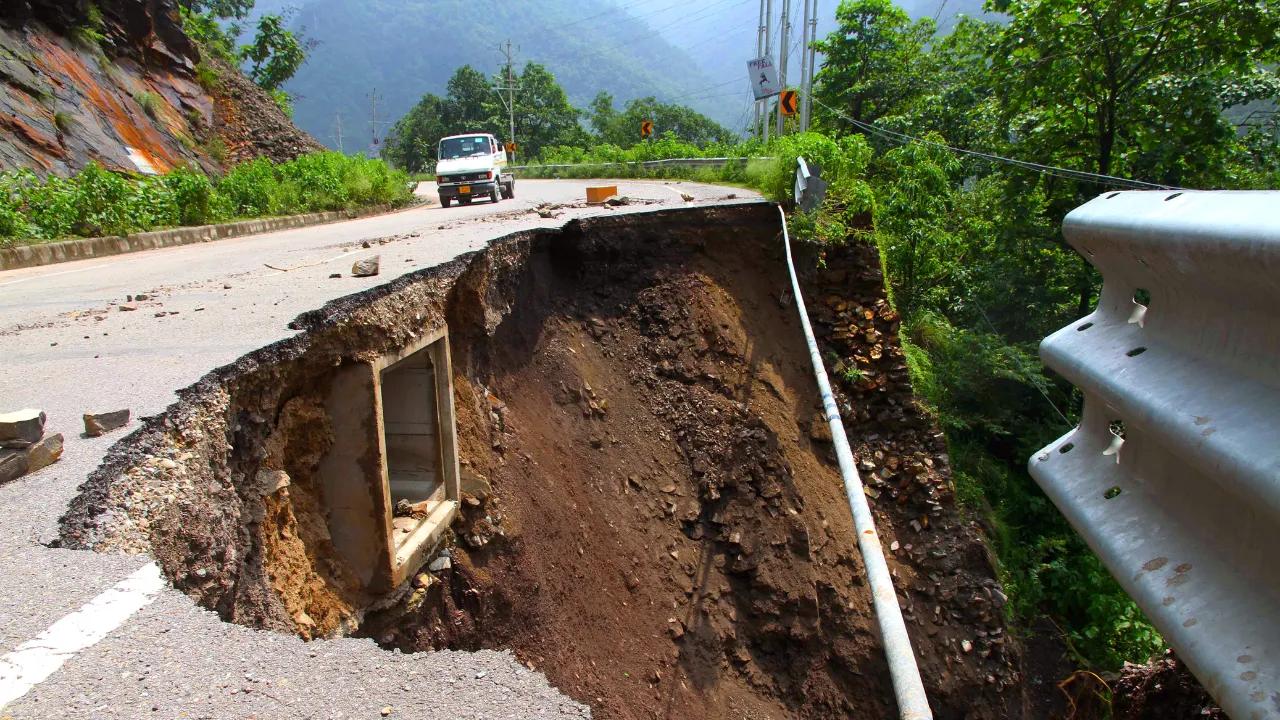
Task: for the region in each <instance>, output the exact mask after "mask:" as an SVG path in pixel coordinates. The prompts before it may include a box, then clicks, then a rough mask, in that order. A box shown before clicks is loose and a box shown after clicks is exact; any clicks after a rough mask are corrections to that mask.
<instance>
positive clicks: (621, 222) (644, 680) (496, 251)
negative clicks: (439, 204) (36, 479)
mask: <svg viewBox="0 0 1280 720" xmlns="http://www.w3.org/2000/svg"><path fill="white" fill-rule="evenodd" d="M777 233H778V227H777V215H776V210H774V209H773V208H771V207H770V206H767V205H762V204H758V205H742V206H737V207H730V208H704V209H694V210H679V211H668V212H662V213H654V214H640V215H627V216H618V217H613V218H604V219H595V220H590V221H583V222H575V223H571V224H570V225H569V226H567V227H566V228H565V229H564V230H562V231H554V232H553V231H546V232H538V233H531V234H523V235H517V236H513V237H509V238H505V239H503V240H500V241H497V242H495V243H494V244H493V245H492V246H491V247H490V248H489V249H487V250H485V251H483V252H480V253H476V254H473V255H470V256H466V257H463V258H461V259H459V260H457V261H455V262H453V263H450V264H447V265H444V266H441V267H438V268H433V269H431V270H429V271H424V272H422V273H418V274H415V275H411V276H407V277H404V278H401V279H400V280H397V281H395V282H393V283H391V284H389V285H387V286H384V287H382V288H379V289H377V290H375V291H371V292H370V293H366V294H363V295H356V296H352V297H350V298H345V299H343V300H341V301H338V302H335V303H333V304H331V305H330V306H328V307H326V308H324V309H323V310H321V311H318V312H316V313H313V314H310V315H307V316H304V317H302V318H299V320H298V322H297V326H298V327H299V328H300V329H301V330H302V331H303V332H302V333H301V334H300V335H299V336H298V337H296V338H294V339H292V340H289V341H287V342H283V343H280V344H278V345H275V346H272V347H269V348H264V349H263V350H261V351H259V352H257V353H254V354H253V355H251V356H248V357H246V358H244V359H243V360H241V361H240V362H238V363H236V364H235V365H233V366H230V367H227V368H223V369H221V370H218V371H216V372H214V373H212V374H211V375H210V376H208V377H207V378H205V379H204V380H203V381H202V382H201V383H200V384H198V385H197V386H194V387H193V388H191V389H190V390H188V391H187V392H186V393H185V394H184V397H183V402H181V403H179V404H178V405H175V406H174V407H173V408H172V409H171V410H170V411H169V412H168V413H166V414H165V415H164V416H163V417H161V418H157V419H154V420H152V421H151V422H150V423H149V424H148V426H147V427H146V429H145V430H144V431H142V432H140V433H137V434H135V435H134V436H131V437H130V438H128V439H126V440H125V441H124V442H122V443H121V444H120V445H118V446H117V447H116V448H115V449H114V451H113V452H112V454H111V455H110V457H109V459H108V463H107V465H106V466H104V468H102V470H100V471H99V472H98V473H96V474H95V475H94V476H93V478H91V480H90V482H89V483H88V484H87V485H86V486H85V488H84V494H83V495H82V496H81V497H80V498H78V499H77V501H76V502H75V503H74V505H73V507H72V510H71V512H70V513H69V514H68V516H67V517H66V518H65V519H64V536H65V538H66V542H68V543H69V544H75V545H80V546H93V547H97V548H100V549H125V550H134V551H142V550H150V551H151V552H152V553H153V554H155V556H156V557H157V558H158V559H159V560H160V562H161V564H162V565H163V567H164V568H165V570H166V572H167V573H168V575H169V576H170V578H171V579H172V580H173V582H174V584H175V585H176V586H177V587H179V588H181V589H183V590H184V591H186V592H187V593H188V594H190V595H191V596H192V597H194V598H195V599H196V600H197V601H198V602H200V603H202V604H204V605H206V606H207V607H210V608H212V609H215V610H216V611H218V612H219V613H220V614H221V615H222V616H223V617H224V618H225V619H227V620H230V621H233V622H240V623H244V624H249V625H254V626H258V627H263V628H270V629H275V630H280V631H284V632H293V633H298V634H301V635H303V636H304V637H308V638H314V637H322V636H328V635H335V634H346V633H356V634H362V635H367V636H369V637H372V638H373V639H375V640H376V641H377V642H378V643H379V644H381V645H382V646H384V647H386V648H398V649H400V650H403V651H427V650H431V649H439V648H454V649H476V648H511V649H513V650H514V651H515V652H516V654H517V656H518V657H519V658H520V659H521V660H522V661H524V662H525V663H526V664H528V665H530V666H532V667H535V668H537V669H538V670H540V671H543V672H545V673H546V674H547V676H548V677H549V678H550V680H551V681H552V682H553V684H555V685H556V686H557V687H559V688H560V689H561V690H562V691H564V692H566V693H567V694H569V695H570V696H572V697H574V698H576V699H579V700H582V701H583V702H586V703H588V704H590V705H591V706H592V708H593V710H594V712H595V714H596V716H597V717H604V718H615V717H616V718H624V717H708V718H719V717H725V718H728V717H734V718H739V717H803V718H828V717H877V718H879V717H891V716H893V715H894V714H895V711H894V708H893V704H892V703H893V700H892V694H891V691H890V685H889V680H888V672H887V668H886V666H885V662H884V659H883V655H882V651H881V648H880V646H879V642H878V639H877V637H876V635H875V623H874V618H872V617H871V610H870V601H869V597H868V591H867V588H866V587H865V586H864V584H863V579H862V567H861V561H860V558H859V557H858V554H857V549H856V543H855V538H854V535H853V530H852V523H851V521H850V519H849V514H848V509H847V506H846V504H845V499H844V497H843V487H842V485H841V482H840V478H839V474H838V472H837V470H836V467H835V462H834V454H833V452H832V450H831V446H830V444H829V437H827V436H825V435H824V433H823V424H822V422H821V415H820V413H819V411H818V408H819V406H818V399H817V394H816V388H815V386H814V383H813V380H812V377H811V375H810V372H809V368H808V358H807V354H806V351H805V347H804V343H803V339H802V337H801V334H800V330H799V324H798V322H797V320H796V317H795V308H794V303H793V302H792V299H791V297H790V293H789V290H788V283H787V275H786V271H785V266H784V265H783V261H782V255H781V246H780V244H779V241H778V238H777ZM804 265H805V266H806V267H809V268H811V270H810V271H809V273H808V277H807V278H806V284H807V286H808V292H809V294H810V304H811V308H812V309H813V315H814V321H815V325H816V327H817V328H818V330H819V333H820V335H822V336H823V337H822V338H821V339H822V341H823V343H824V344H825V345H826V349H828V350H830V351H831V352H832V353H834V354H835V355H837V356H838V357H840V358H846V359H848V362H849V363H850V364H854V363H856V365H857V368H858V370H859V372H856V373H855V372H849V373H844V374H842V377H841V380H840V381H839V383H840V385H841V388H840V395H841V401H842V404H843V405H844V407H845V412H846V417H847V422H846V425H847V428H848V430H849V433H850V438H851V441H852V442H853V443H854V445H855V453H856V454H857V455H858V457H859V458H860V462H861V463H862V469H863V470H864V473H865V475H866V477H867V480H868V494H869V495H871V496H872V502H873V507H874V508H875V511H876V513H877V516H878V517H877V519H878V522H879V523H880V530H881V534H882V535H883V537H884V539H885V542H886V544H889V543H892V545H888V547H891V548H892V549H893V550H892V552H891V557H890V565H891V567H892V568H893V570H894V572H895V575H896V581H897V586H898V588H899V590H900V602H901V604H902V605H903V608H904V610H905V612H906V616H907V620H908V627H909V630H910V631H911V634H912V638H913V640H914V642H915V643H916V647H917V650H918V654H919V660H920V665H921V670H922V673H923V676H924V679H925V683H926V686H927V687H928V689H929V691H930V697H931V701H932V703H933V706H934V710H935V713H936V716H937V717H939V718H961V717H964V718H1003V717H1021V716H1022V713H1023V710H1022V708H1023V700H1024V695H1025V693H1024V692H1023V689H1022V687H1021V684H1020V681H1019V679H1018V676H1017V672H1016V668H1018V667H1019V666H1020V663H1021V658H1020V650H1019V648H1018V646H1017V643H1016V642H1015V641H1014V640H1013V639H1012V638H1009V637H1008V636H1007V634H1006V631H1005V628H1004V625H1003V620H1002V614H1001V612H1000V607H1001V605H1002V604H1003V594H1002V593H1001V592H1000V589H999V587H998V586H997V584H996V583H995V581H994V579H993V569H992V567H991V564H990V561H989V559H988V556H987V553H986V550H985V547H984V545H983V543H982V540H981V538H980V536H979V535H978V532H977V530H976V526H975V525H974V524H973V523H972V522H971V521H970V520H969V519H967V518H966V517H964V514H963V513H962V512H960V511H959V510H957V508H956V507H955V506H954V503H953V500H952V497H951V493H950V486H949V476H948V470H947V461H946V457H945V454H944V452H943V447H942V444H941V441H940V435H939V434H938V432H937V430H936V428H934V427H932V426H931V424H930V423H929V422H928V421H927V419H926V418H925V417H924V416H923V415H922V414H921V412H920V411H919V410H918V409H917V408H916V406H915V404H914V403H913V401H912V399H911V396H910V387H909V383H908V381H907V377H906V368H905V365H904V363H903V359H902V356H901V350H900V348H899V347H898V345H897V338H896V330H897V320H896V316H895V315H894V313H893V312H892V310H891V309H890V308H889V307H888V305H887V304H886V303H885V301H884V294H883V289H882V282H881V278H880V273H879V269H878V256H877V254H876V252H875V250H874V249H873V248H869V247H864V246H860V245H851V246H849V247H845V248H838V249H830V250H828V251H827V252H826V254H825V257H824V262H823V263H821V264H820V263H816V262H814V258H812V257H810V258H808V261H807V262H805V263H804ZM819 267H821V268H822V269H821V270H818V269H817V268H819ZM446 332H447V336H446V334H445V333H446ZM441 339H444V340H447V346H441V349H442V350H447V353H446V354H443V355H436V356H432V357H437V358H441V359H444V358H448V362H442V360H439V359H438V360H435V361H434V362H431V363H428V362H426V360H425V356H421V355H416V354H415V353H417V352H419V351H420V349H421V348H422V347H427V346H429V345H430V343H431V342H435V341H438V340H441ZM406 349H408V351H407V350H406ZM406 359H407V360H406ZM406 361H408V364H407V365H398V364H397V363H404V362H406ZM450 363H451V365H450ZM446 367H448V368H449V369H448V370H442V368H446ZM398 368H410V369H411V372H412V373H415V374H417V375H416V377H417V380H414V381H405V382H402V381H400V380H392V382H391V384H393V385H395V384H397V383H399V385H397V387H402V386H405V385H406V383H407V386H408V387H410V388H416V389H414V390H412V392H417V391H419V390H420V391H423V393H425V392H426V389H427V388H428V387H432V388H446V390H445V392H444V395H447V394H448V391H447V383H446V384H445V385H441V384H440V382H438V380H439V378H433V379H432V380H431V381H430V382H428V381H427V380H426V379H425V378H426V376H427V374H428V371H429V370H430V372H431V373H434V375H436V376H439V375H440V374H441V373H442V372H444V373H445V374H446V375H447V377H446V378H444V379H446V380H451V384H452V397H451V399H452V402H451V403H446V402H442V400H447V399H449V398H447V397H437V398H436V403H437V413H445V414H446V415H445V416H448V417H450V418H452V416H456V428H457V434H456V440H455V439H453V438H451V437H447V435H448V433H442V434H436V435H432V437H433V438H437V439H439V441H440V442H441V443H442V444H441V445H439V446H438V447H437V446H432V449H430V450H429V451H427V450H421V449H422V448H425V447H427V446H426V445H421V444H415V445H413V447H416V448H419V449H420V450H421V452H417V451H415V452H417V454H416V455H414V457H417V458H418V460H415V461H413V462H411V463H410V464H409V466H406V465H404V464H403V463H401V462H400V461H399V460H392V461H391V463H390V467H392V470H390V471H388V470H386V468H387V467H388V464H387V462H386V458H388V457H393V456H395V452H394V451H389V450H388V448H389V447H391V446H398V445H397V444H398V443H401V442H402V441H403V439H404V438H403V437H402V436H403V435H405V434H406V433H407V434H413V433H418V434H421V433H422V432H426V430H424V428H427V426H428V425H429V422H428V418H425V417H418V416H411V415H404V414H403V413H401V414H400V415H396V413H397V412H399V411H395V410H391V413H390V414H391V416H393V419H392V420H391V421H389V422H390V423H392V424H394V425H395V426H396V429H395V430H394V431H392V430H390V429H389V427H390V426H389V425H388V421H387V419H386V417H382V416H383V415H385V414H386V413H387V411H388V410H389V409H390V407H391V405H390V404H389V403H386V402H385V397H384V398H383V399H382V400H380V401H378V402H377V403H375V404H374V405H372V406H369V407H368V408H367V409H361V408H366V406H365V405H364V404H363V403H362V402H357V403H354V405H352V404H351V403H350V401H349V399H350V398H352V397H363V395H364V394H365V392H366V391H365V389H364V387H365V385H372V384H375V383H376V381H375V379H374V378H375V376H377V374H378V373H381V375H380V377H381V378H382V380H381V382H382V391H383V392H384V393H385V391H386V389H387V379H386V373H387V371H388V370H390V372H392V373H395V372H398V371H399V370H398ZM366 369H367V370H366ZM362 373H364V374H362ZM397 392H399V393H401V394H403V393H404V392H408V391H403V390H400V391H397ZM424 397H425V394H424ZM343 398H346V399H348V400H343ZM427 404H429V403H427ZM446 406H448V407H446ZM352 407H355V408H356V409H355V410H352V409H351V408H352ZM380 413H381V415H380ZM379 417H382V420H381V421H379V420H378V418H379ZM433 417H436V418H439V417H442V415H440V414H436V415H434V416H433ZM396 418H398V419H396ZM452 424H453V423H451V422H446V423H444V424H443V425H442V426H441V427H440V428H437V429H436V430H433V431H431V432H433V433H436V432H438V431H440V430H442V429H444V428H447V427H448V426H451V425H452ZM391 436H394V437H392V439H391V440H388V439H387V438H388V437H391ZM414 442H417V441H414ZM455 450H456V455H453V456H450V452H453V451H455ZM411 454H412V453H411ZM398 457H402V458H403V457H404V456H398ZM423 457H426V458H428V460H434V461H435V462H436V463H437V465H436V467H437V468H439V472H440V473H442V474H441V475H440V476H439V477H436V476H432V477H430V478H428V477H427V476H428V475H430V472H431V462H429V461H423V460H421V458H423ZM415 463H416V464H415ZM410 466H411V470H410V471H405V470H404V468H405V467H410ZM397 468H398V469H397ZM415 468H416V469H415ZM451 468H456V470H451ZM388 472H390V474H392V475H395V476H396V477H397V478H399V481H398V484H395V487H397V488H400V491H399V492H398V494H397V493H391V494H392V495H394V498H389V499H387V500H385V501H383V502H384V503H387V504H390V505H395V506H397V507H382V506H377V503H376V502H366V501H365V500H364V499H362V498H368V497H371V496H370V495H369V494H368V493H365V494H364V495H363V496H360V497H356V498H354V499H353V498H352V497H345V496H344V493H345V494H346V495H352V493H351V492H350V488H351V487H365V486H366V485H367V484H368V483H372V482H374V481H375V480H378V479H380V478H382V477H383V475H384V474H386V473H388ZM402 472H410V473H411V474H412V472H418V473H422V474H421V475H420V476H415V477H414V478H409V476H408V475H402V474H401V473H402ZM448 472H455V473H456V474H455V475H454V476H453V478H452V480H450V479H448V478H447V477H446V475H447V474H448ZM341 478H354V480H353V481H352V482H354V483H355V485H352V484H344V482H342V481H341ZM387 482H388V487H391V485H392V484H393V483H391V480H390V479H389V478H388V480H387ZM450 482H456V488H455V489H450V487H452V486H450V485H449V483H450ZM362 483H364V484H362ZM354 495H359V493H354ZM344 497H345V499H344ZM362 503H365V504H362ZM410 505H414V506H418V507H414V508H410V507H408V506H410ZM335 508H339V509H338V510H335ZM442 509H446V510H448V513H447V516H448V517H449V518H451V519H452V523H451V525H450V526H449V527H448V528H445V527H443V526H442V527H440V528H439V532H438V533H437V532H435V531H431V532H428V531H426V530H422V531H419V530H417V528H423V527H433V526H432V524H431V522H432V518H433V517H434V518H436V519H437V520H438V519H440V518H442V517H445V515H437V514H436V513H437V512H438V511H439V512H443V510H442ZM455 514H456V518H454V517H453V516H454V515H455ZM335 518H339V519H340V521H339V522H336V523H335ZM341 518H346V519H341ZM384 520H385V521H387V522H383V521H384ZM410 520H412V521H414V522H416V523H418V524H416V525H413V528H414V529H411V530H410V531H409V532H410V533H413V532H421V534H423V535H424V541H423V544H422V546H423V548H424V551H423V553H422V554H421V556H420V557H414V558H409V559H407V560H406V561H405V562H403V563H400V566H399V567H397V562H396V561H397V558H396V557H394V556H393V557H389V558H384V557H382V556H381V555H380V554H379V553H381V549H382V548H385V547H388V546H390V547H392V548H395V547H397V546H396V545H395V542H396V540H395V536H394V535H392V536H391V537H385V536H380V535H379V533H380V532H383V529H386V532H390V533H394V532H395V531H396V528H397V527H398V526H397V524H396V523H397V522H400V524H405V523H407V522H409V521H410ZM335 528H337V529H336V531H335ZM446 530H447V531H446ZM437 548H443V552H445V553H447V554H446V555H436V556H434V557H435V561H434V562H431V563H430V565H431V567H433V568H434V570H427V569H426V567H424V566H423V565H424V562H425V561H431V560H432V557H433V556H432V555H430V554H428V553H427V551H429V550H430V551H434V550H436V549H437ZM444 557H447V558H448V561H447V562H444V561H443V560H442V558H444ZM361 558H371V559H370V560H361Z"/></svg>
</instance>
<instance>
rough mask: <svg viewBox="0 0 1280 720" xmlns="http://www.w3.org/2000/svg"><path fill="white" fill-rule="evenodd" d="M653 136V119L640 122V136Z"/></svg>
mask: <svg viewBox="0 0 1280 720" xmlns="http://www.w3.org/2000/svg"><path fill="white" fill-rule="evenodd" d="M652 136H653V121H652V120H645V121H644V122H642V123H640V137H642V138H647V137H652Z"/></svg>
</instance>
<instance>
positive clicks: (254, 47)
mask: <svg viewBox="0 0 1280 720" xmlns="http://www.w3.org/2000/svg"><path fill="white" fill-rule="evenodd" d="M240 60H241V61H242V62H246V63H249V71H248V74H249V78H250V79H252V80H253V82H254V83H256V84H257V85H258V87H260V88H262V89H263V90H268V91H270V90H278V89H279V88H280V86H281V85H283V84H284V82H285V81H286V80H288V79H289V78H291V77H293V76H294V73H296V72H298V68H300V67H302V63H304V62H306V60H307V52H306V50H305V49H304V47H303V44H302V41H301V40H299V38H298V36H297V35H296V34H295V33H293V32H292V31H290V30H289V29H288V28H286V27H285V26H284V17H282V16H280V15H263V16H262V18H261V19H259V20H258V32H257V34H256V35H254V38H253V42H252V43H251V44H249V45H245V46H244V47H242V48H240Z"/></svg>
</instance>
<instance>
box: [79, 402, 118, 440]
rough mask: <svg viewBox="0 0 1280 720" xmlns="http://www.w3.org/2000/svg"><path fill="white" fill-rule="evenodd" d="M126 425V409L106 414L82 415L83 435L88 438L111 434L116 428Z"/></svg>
mask: <svg viewBox="0 0 1280 720" xmlns="http://www.w3.org/2000/svg"><path fill="white" fill-rule="evenodd" d="M128 424H129V409H128V408H125V409H124V410H116V411H114V412H108V413H98V414H91V413H85V414H84V434H85V435H87V436H89V437H98V436H99V435H102V434H103V433H108V432H111V431H112V430H115V429H116V428H118V427H124V426H125V425H128Z"/></svg>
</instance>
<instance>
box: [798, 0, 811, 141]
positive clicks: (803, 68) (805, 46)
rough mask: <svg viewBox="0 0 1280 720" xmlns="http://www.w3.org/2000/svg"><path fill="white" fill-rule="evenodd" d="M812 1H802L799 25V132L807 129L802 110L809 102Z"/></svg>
mask: <svg viewBox="0 0 1280 720" xmlns="http://www.w3.org/2000/svg"><path fill="white" fill-rule="evenodd" d="M810 5H812V0H804V20H803V21H802V22H801V23H800V132H804V131H805V130H808V129H809V125H808V123H807V122H806V120H807V118H805V115H804V109H805V107H806V106H807V105H808V102H809V8H810Z"/></svg>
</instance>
